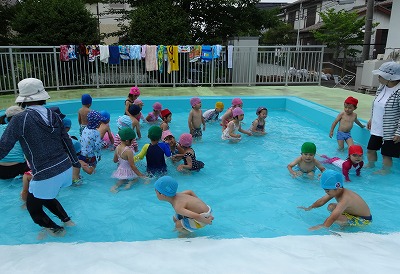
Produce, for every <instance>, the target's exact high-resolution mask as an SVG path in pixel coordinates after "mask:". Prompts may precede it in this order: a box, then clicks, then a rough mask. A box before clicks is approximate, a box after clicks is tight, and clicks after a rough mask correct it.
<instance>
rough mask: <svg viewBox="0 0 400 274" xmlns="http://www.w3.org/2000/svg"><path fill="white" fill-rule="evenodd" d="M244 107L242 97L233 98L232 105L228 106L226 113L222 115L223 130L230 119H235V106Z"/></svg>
mask: <svg viewBox="0 0 400 274" xmlns="http://www.w3.org/2000/svg"><path fill="white" fill-rule="evenodd" d="M242 107H243V101H242V99H240V98H233V99H232V106H231V107H230V108H228V109H227V110H226V112H225V114H224V115H223V116H222V117H221V126H222V131H224V130H225V129H226V127H227V125H228V123H229V122H230V121H232V119H233V115H232V114H233V113H232V112H233V110H234V109H235V108H242Z"/></svg>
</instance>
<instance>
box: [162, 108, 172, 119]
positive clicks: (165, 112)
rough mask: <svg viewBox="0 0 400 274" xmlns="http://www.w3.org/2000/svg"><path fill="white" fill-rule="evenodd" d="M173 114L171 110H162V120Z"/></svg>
mask: <svg viewBox="0 0 400 274" xmlns="http://www.w3.org/2000/svg"><path fill="white" fill-rule="evenodd" d="M170 114H172V113H171V111H169V109H167V108H166V109H163V110H161V117H162V118H166V117H167V116H168V115H170Z"/></svg>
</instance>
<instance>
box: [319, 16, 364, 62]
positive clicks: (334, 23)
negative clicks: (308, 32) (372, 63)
mask: <svg viewBox="0 0 400 274" xmlns="http://www.w3.org/2000/svg"><path fill="white" fill-rule="evenodd" d="M320 16H321V19H322V21H323V26H322V27H321V28H320V29H319V30H315V31H313V34H314V38H315V39H316V40H317V41H320V42H322V43H324V44H326V45H327V47H328V48H330V49H333V51H334V57H335V58H337V57H338V56H339V55H340V54H343V57H344V58H347V57H349V56H355V55H356V54H357V53H359V52H361V50H358V49H356V48H354V47H352V46H354V45H362V44H363V39H364V33H363V31H362V27H363V26H364V25H365V17H362V18H359V17H358V15H357V13H356V12H348V11H344V10H340V11H337V12H336V11H335V10H334V9H328V10H327V11H325V12H321V13H320Z"/></svg>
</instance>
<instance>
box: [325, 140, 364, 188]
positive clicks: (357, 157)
mask: <svg viewBox="0 0 400 274" xmlns="http://www.w3.org/2000/svg"><path fill="white" fill-rule="evenodd" d="M362 156H363V149H362V147H361V146H358V145H352V146H350V147H349V157H347V159H346V160H343V159H340V158H338V157H333V158H329V157H328V156H326V155H321V157H322V158H325V159H326V160H325V161H323V162H322V163H324V164H326V163H329V164H333V165H335V166H337V167H339V168H340V169H341V170H342V173H343V175H344V178H345V180H346V182H350V177H349V171H350V169H351V168H352V167H354V168H355V169H356V175H357V176H360V175H361V168H362V167H363V166H364V161H363V159H362Z"/></svg>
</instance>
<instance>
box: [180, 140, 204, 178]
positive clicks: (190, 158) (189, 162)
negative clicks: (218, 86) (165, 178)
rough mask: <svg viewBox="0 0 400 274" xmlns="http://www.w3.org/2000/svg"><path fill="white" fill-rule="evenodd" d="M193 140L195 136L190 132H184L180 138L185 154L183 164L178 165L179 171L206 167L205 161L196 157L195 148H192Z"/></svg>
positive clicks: (197, 169)
mask: <svg viewBox="0 0 400 274" xmlns="http://www.w3.org/2000/svg"><path fill="white" fill-rule="evenodd" d="M192 142H193V138H192V135H191V134H189V133H183V134H182V135H181V137H180V138H179V144H180V146H181V147H182V148H183V150H184V154H183V164H181V165H179V166H178V167H177V170H178V171H183V170H195V171H200V169H202V168H203V167H204V163H203V162H202V161H198V160H197V159H196V154H195V152H194V150H193V149H192V148H191V146H192Z"/></svg>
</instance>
